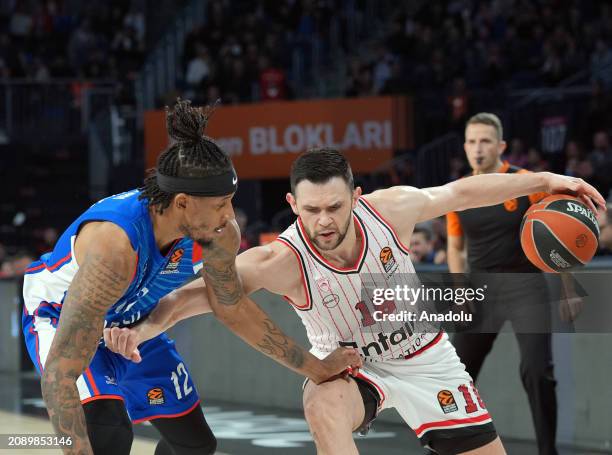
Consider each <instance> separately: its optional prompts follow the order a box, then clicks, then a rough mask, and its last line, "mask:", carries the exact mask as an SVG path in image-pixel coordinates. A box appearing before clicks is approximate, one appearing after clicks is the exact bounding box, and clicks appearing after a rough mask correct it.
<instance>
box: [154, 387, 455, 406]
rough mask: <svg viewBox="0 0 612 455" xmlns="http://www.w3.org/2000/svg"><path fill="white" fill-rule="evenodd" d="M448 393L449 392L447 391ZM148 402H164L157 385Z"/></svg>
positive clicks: (162, 393)
mask: <svg viewBox="0 0 612 455" xmlns="http://www.w3.org/2000/svg"><path fill="white" fill-rule="evenodd" d="M449 393H450V392H449ZM147 398H148V399H149V404H164V403H165V400H164V391H163V390H162V389H160V388H159V387H155V388H154V389H151V390H149V391H148V392H147Z"/></svg>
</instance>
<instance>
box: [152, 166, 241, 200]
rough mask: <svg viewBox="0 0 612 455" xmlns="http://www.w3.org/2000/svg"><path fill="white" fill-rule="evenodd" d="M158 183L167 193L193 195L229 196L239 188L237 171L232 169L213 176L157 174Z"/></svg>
mask: <svg viewBox="0 0 612 455" xmlns="http://www.w3.org/2000/svg"><path fill="white" fill-rule="evenodd" d="M155 176H156V178H157V185H158V186H159V188H160V189H161V190H162V191H164V192H166V193H185V194H189V195H191V196H209V197H212V196H227V195H228V194H232V193H235V192H236V190H237V189H238V177H237V176H236V171H234V169H231V170H229V171H227V172H225V173H223V174H220V175H213V176H211V177H170V176H169V175H164V174H160V173H159V171H157V172H156V174H155Z"/></svg>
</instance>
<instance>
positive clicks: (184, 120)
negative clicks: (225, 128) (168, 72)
mask: <svg viewBox="0 0 612 455" xmlns="http://www.w3.org/2000/svg"><path fill="white" fill-rule="evenodd" d="M213 111H214V107H213V108H211V107H207V108H205V109H202V108H200V107H193V106H191V101H189V100H182V99H180V98H178V99H177V101H176V105H175V106H174V107H173V108H172V109H170V108H168V106H166V128H167V130H168V136H170V139H171V142H172V143H171V145H170V146H169V147H168V148H167V149H166V150H165V151H164V152H163V153H162V154H161V155H160V156H159V158H158V159H157V168H153V169H149V170H148V176H147V177H146V178H145V181H144V186H143V187H142V188H140V190H141V194H140V196H139V198H140V199H145V198H146V199H148V200H149V205H151V206H156V207H155V208H156V211H157V212H158V213H163V211H164V210H165V209H167V208H168V207H169V206H170V203H171V202H172V198H173V197H174V196H175V195H176V193H167V192H165V191H163V190H161V189H160V188H159V185H158V184H157V177H156V176H155V173H156V171H159V173H160V174H162V175H167V176H170V177H212V176H215V175H221V174H223V173H225V172H227V171H229V170H231V169H232V168H233V167H232V162H231V160H230V158H229V156H228V155H227V154H226V153H225V152H224V151H223V150H222V149H221V147H219V145H218V144H217V143H216V142H215V141H214V140H213V139H211V138H210V137H208V136H205V135H204V130H205V129H206V125H207V123H208V119H209V118H210V116H211V115H212V113H213Z"/></svg>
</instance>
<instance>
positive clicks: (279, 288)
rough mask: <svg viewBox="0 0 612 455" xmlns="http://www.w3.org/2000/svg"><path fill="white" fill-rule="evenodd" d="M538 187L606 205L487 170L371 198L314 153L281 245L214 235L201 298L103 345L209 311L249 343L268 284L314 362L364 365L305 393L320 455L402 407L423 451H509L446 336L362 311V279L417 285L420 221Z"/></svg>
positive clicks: (541, 176)
mask: <svg viewBox="0 0 612 455" xmlns="http://www.w3.org/2000/svg"><path fill="white" fill-rule="evenodd" d="M483 188H486V191H483ZM538 191H548V192H551V193H555V192H573V193H575V194H577V195H579V196H580V197H581V198H582V199H583V200H584V201H585V203H586V204H588V205H589V207H591V208H592V209H595V205H594V202H595V203H596V204H598V205H599V206H602V207H604V206H605V204H604V200H603V198H602V196H601V195H600V194H599V193H598V192H597V191H596V190H595V189H594V188H593V187H592V186H590V185H588V184H587V183H585V182H583V181H581V180H580V179H574V178H569V177H565V176H560V175H555V174H551V173H538V174H526V175H500V174H492V175H481V176H474V177H469V178H466V179H462V180H460V181H457V182H454V183H451V184H448V185H444V186H441V187H436V188H427V189H417V188H410V187H394V188H388V189H383V190H379V191H375V192H374V193H371V194H366V195H362V194H361V189H360V188H358V187H357V188H355V187H354V182H353V175H352V172H351V169H350V166H349V164H348V163H347V161H346V159H345V158H344V157H343V156H342V154H341V153H339V152H337V151H335V150H330V149H322V150H312V151H310V152H307V153H305V154H303V155H301V156H300V157H299V158H298V159H297V160H296V161H295V162H294V164H293V167H292V171H291V193H289V194H288V195H287V201H288V202H289V204H290V205H291V208H292V210H293V211H294V213H295V214H296V215H297V216H298V218H297V220H296V222H295V223H293V224H292V225H291V226H290V227H289V228H287V229H286V230H285V231H284V232H283V233H282V234H281V235H280V236H279V237H278V240H277V241H276V242H272V243H271V244H269V245H265V246H260V247H256V248H252V249H250V250H247V251H246V252H244V253H241V254H240V255H239V256H238V257H237V258H236V257H235V256H236V252H237V250H238V246H239V241H240V235H239V232H238V230H237V228H236V225H235V223H229V224H228V226H227V227H226V228H224V229H223V230H222V231H221V232H219V233H218V234H215V238H214V240H213V242H212V246H211V248H210V249H211V251H214V252H215V254H214V255H212V254H211V255H208V256H206V257H205V259H204V269H203V270H204V277H205V281H206V287H205V289H202V291H203V292H202V296H201V297H200V300H199V301H198V299H197V298H193V299H191V300H190V301H189V302H185V303H184V304H182V303H179V304H176V303H177V302H175V304H173V305H170V304H167V303H166V302H162V303H160V305H159V306H158V307H157V308H156V310H155V311H154V312H153V314H152V315H151V317H150V318H149V319H148V320H146V321H145V322H144V323H143V324H141V325H140V326H137V327H135V328H134V329H121V328H112V329H107V330H105V340H107V345H108V346H109V347H110V348H111V349H112V350H113V351H114V352H118V353H120V354H122V355H123V356H124V357H125V358H131V359H137V360H138V359H140V358H142V361H144V360H145V357H146V354H145V353H143V350H142V346H145V344H141V343H142V342H143V341H144V340H147V339H149V338H150V337H152V336H155V335H157V334H159V333H160V332H162V331H164V330H166V329H167V328H169V327H170V326H172V325H173V324H174V323H175V322H176V321H178V320H181V319H184V318H185V317H188V316H190V315H193V314H196V313H204V312H207V311H210V309H211V308H212V310H213V311H214V312H215V315H216V316H217V318H219V319H220V320H221V321H222V322H224V323H225V324H226V325H227V326H228V327H230V328H231V329H232V330H233V331H234V332H235V333H236V334H238V335H239V336H241V337H244V338H247V339H248V337H249V333H250V332H252V331H255V330H257V328H256V326H257V325H258V324H264V325H266V324H269V323H270V322H269V321H266V320H261V319H260V320H259V321H257V320H252V319H251V316H250V311H248V308H249V306H248V305H250V300H248V299H247V298H246V297H245V295H247V294H249V293H251V292H254V291H256V290H258V289H262V288H265V289H267V290H269V291H271V292H273V293H276V294H279V295H282V296H285V297H286V299H287V300H288V301H289V302H290V304H292V305H293V307H294V309H295V310H296V312H297V313H298V315H299V316H300V318H301V319H302V322H303V323H304V325H305V326H306V330H307V333H308V338H309V341H310V343H311V345H312V349H311V352H312V353H313V354H314V355H316V356H317V357H319V358H326V356H328V355H330V353H332V352H334V349H336V348H337V347H338V346H353V347H355V348H356V349H358V351H359V353H360V355H361V356H362V357H363V359H364V363H363V366H362V367H361V369H360V371H359V372H357V373H356V374H354V375H352V377H349V378H347V380H344V379H342V378H337V379H335V378H334V379H333V380H329V381H326V382H325V383H321V384H316V383H315V382H313V381H307V383H306V384H305V387H304V394H303V401H304V412H305V416H306V420H307V422H308V425H309V427H310V430H311V432H312V434H313V438H314V441H315V444H316V446H317V453H318V454H319V455H355V454H357V453H358V452H357V447H356V445H355V442H354V440H353V437H352V431H356V430H367V428H368V426H369V425H370V423H371V422H372V420H373V419H374V418H375V417H376V415H377V414H378V412H379V411H381V410H382V409H385V408H395V409H397V411H398V412H399V414H400V415H401V417H402V418H403V419H404V420H405V421H406V423H407V424H408V425H409V426H410V427H411V428H412V429H413V430H414V432H415V433H416V435H417V437H418V438H419V440H420V441H421V443H422V444H423V445H424V446H426V447H429V448H432V449H433V450H435V452H436V453H439V454H441V455H451V454H452V455H454V454H458V453H465V454H470V455H477V454H478V455H489V454H491V455H492V454H496V455H499V454H503V453H505V452H504V449H503V446H502V443H501V441H500V440H499V438H498V436H497V433H496V431H495V428H494V426H493V423H492V417H491V416H490V414H489V412H488V411H487V409H486V407H485V405H484V402H483V401H482V400H481V399H480V396H479V395H478V392H477V390H476V389H475V387H474V385H473V383H472V380H471V378H470V376H469V374H468V373H467V372H466V371H465V368H464V366H463V365H462V364H461V363H460V361H459V358H458V356H457V354H456V352H455V349H454V348H453V347H452V345H451V344H450V342H449V340H448V335H447V334H446V333H444V332H443V331H440V330H439V328H437V330H432V327H425V324H420V325H416V324H415V325H414V326H412V327H410V326H409V325H406V324H404V323H402V322H400V323H398V324H396V325H394V326H393V327H392V328H389V325H386V326H385V327H383V326H381V325H380V324H379V323H377V322H376V314H375V313H376V311H377V309H376V307H371V306H369V305H368V304H367V303H365V302H364V299H363V296H362V294H361V290H362V280H365V282H368V281H369V280H375V281H376V282H377V283H380V285H381V286H385V287H386V288H387V289H392V288H393V287H394V286H395V285H401V284H402V283H406V282H409V283H410V284H412V286H415V284H416V283H415V282H414V281H412V280H414V276H415V275H414V267H413V265H412V262H411V260H410V254H409V251H408V249H407V248H406V247H405V245H407V244H408V243H409V241H410V237H411V234H412V231H413V229H414V226H415V224H416V223H418V222H421V221H425V220H427V219H431V218H435V217H438V216H441V215H443V214H445V213H447V212H449V211H451V210H462V209H466V208H470V207H479V206H486V205H491V204H496V203H499V202H500V201H504V200H506V199H509V198H513V197H519V196H521V195H525V194H530V193H534V192H538ZM194 286H202V283H197V284H196V285H194ZM409 306H410V304H406V303H402V302H399V301H397V300H395V301H385V302H384V305H381V307H380V308H379V311H378V312H379V313H380V312H382V309H383V308H384V309H385V310H389V311H388V313H395V314H401V313H400V310H405V309H407V308H408V307H409ZM433 328H434V329H436V328H435V327H433ZM270 333H271V337H270V342H267V343H264V344H257V345H256V347H257V348H258V349H259V350H261V351H262V352H267V351H268V350H269V349H273V348H275V347H278V346H282V343H279V342H277V341H276V339H275V337H274V336H273V335H272V331H270ZM279 341H282V340H279Z"/></svg>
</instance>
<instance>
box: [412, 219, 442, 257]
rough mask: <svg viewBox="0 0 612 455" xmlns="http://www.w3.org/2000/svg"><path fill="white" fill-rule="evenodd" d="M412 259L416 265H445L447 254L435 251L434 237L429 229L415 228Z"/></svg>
mask: <svg viewBox="0 0 612 455" xmlns="http://www.w3.org/2000/svg"><path fill="white" fill-rule="evenodd" d="M410 258H411V259H412V262H414V263H415V264H419V263H423V264H443V263H444V262H446V252H445V251H444V250H439V251H435V250H434V242H433V236H432V233H431V231H430V230H429V229H427V228H424V227H415V228H414V231H413V233H412V238H411V239H410Z"/></svg>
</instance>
